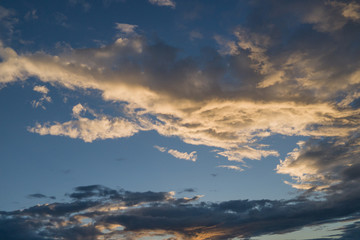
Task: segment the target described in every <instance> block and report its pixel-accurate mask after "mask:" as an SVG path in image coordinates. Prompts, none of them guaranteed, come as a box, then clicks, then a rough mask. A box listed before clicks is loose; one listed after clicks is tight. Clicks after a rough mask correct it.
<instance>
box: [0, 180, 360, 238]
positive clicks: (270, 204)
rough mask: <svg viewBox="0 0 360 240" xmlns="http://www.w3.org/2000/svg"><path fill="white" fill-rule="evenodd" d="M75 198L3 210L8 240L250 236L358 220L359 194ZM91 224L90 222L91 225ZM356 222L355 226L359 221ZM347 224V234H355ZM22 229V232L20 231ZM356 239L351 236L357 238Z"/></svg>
mask: <svg viewBox="0 0 360 240" xmlns="http://www.w3.org/2000/svg"><path fill="white" fill-rule="evenodd" d="M67 195H68V196H69V197H70V198H71V200H70V201H68V202H62V203H60V202H58V203H51V204H43V205H37V206H34V207H30V208H27V209H23V210H16V211H12V212H0V222H1V224H0V236H1V237H2V238H6V239H9V240H11V239H21V237H24V236H23V234H24V235H25V234H26V236H27V237H26V238H27V239H48V238H62V239H73V238H74V236H77V237H78V238H81V239H87V238H89V239H96V238H100V237H103V238H110V237H112V238H122V239H138V238H140V237H149V236H154V235H157V236H159V237H161V236H163V237H164V236H169V235H170V236H173V237H174V238H177V239H214V240H217V239H227V238H235V237H240V238H250V237H255V236H259V235H264V234H276V233H283V232H291V231H295V230H299V229H301V228H302V227H304V226H310V225H311V226H316V225H319V226H321V224H323V223H331V222H336V221H339V219H340V218H342V219H343V220H346V219H351V217H354V218H353V219H356V216H357V215H356V212H358V210H359V207H360V206H359V201H358V196H357V197H356V195H352V198H349V196H347V197H343V196H340V195H338V196H337V195H333V196H331V197H329V198H328V199H323V200H317V201H315V200H308V199H292V200H287V201H280V200H266V199H264V200H232V201H224V202H217V203H211V202H201V203H197V202H196V201H198V200H199V198H200V197H201V196H200V195H196V196H194V197H189V198H187V197H184V198H175V197H174V192H151V191H148V192H131V191H125V190H122V189H120V190H115V189H111V188H107V187H105V186H102V185H90V186H80V187H77V188H75V191H74V192H72V193H69V194H67ZM89 223H91V224H89ZM354 224H356V223H354ZM354 227H355V225H354V226H350V225H349V226H347V227H346V228H345V231H344V234H343V236H344V237H345V236H350V234H353V235H354V234H356V233H355V232H354V231H353V229H354ZM19 229H21V231H19ZM353 235H352V236H353Z"/></svg>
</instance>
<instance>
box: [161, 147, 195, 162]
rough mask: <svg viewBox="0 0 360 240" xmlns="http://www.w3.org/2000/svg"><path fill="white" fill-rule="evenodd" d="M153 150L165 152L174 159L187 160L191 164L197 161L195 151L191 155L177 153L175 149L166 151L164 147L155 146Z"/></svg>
mask: <svg viewBox="0 0 360 240" xmlns="http://www.w3.org/2000/svg"><path fill="white" fill-rule="evenodd" d="M154 148H156V149H157V150H159V151H160V152H166V151H167V153H169V154H170V155H172V156H173V157H176V158H179V159H184V160H189V161H193V162H196V160H197V155H196V151H192V152H191V153H187V152H180V151H178V150H176V149H169V150H167V149H166V148H165V147H160V146H156V145H155V146H154Z"/></svg>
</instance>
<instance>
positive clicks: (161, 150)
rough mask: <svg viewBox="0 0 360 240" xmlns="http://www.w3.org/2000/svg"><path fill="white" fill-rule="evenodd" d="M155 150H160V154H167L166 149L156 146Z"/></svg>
mask: <svg viewBox="0 0 360 240" xmlns="http://www.w3.org/2000/svg"><path fill="white" fill-rule="evenodd" d="M154 148H156V149H157V150H159V151H160V152H166V148H164V147H160V146H156V145H155V146H154Z"/></svg>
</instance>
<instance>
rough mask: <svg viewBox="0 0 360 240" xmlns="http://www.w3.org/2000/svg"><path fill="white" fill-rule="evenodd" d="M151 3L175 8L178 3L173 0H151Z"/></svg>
mask: <svg viewBox="0 0 360 240" xmlns="http://www.w3.org/2000/svg"><path fill="white" fill-rule="evenodd" d="M149 2H150V3H151V4H154V5H158V6H166V7H171V8H175V6H176V4H175V2H174V1H173V0H149Z"/></svg>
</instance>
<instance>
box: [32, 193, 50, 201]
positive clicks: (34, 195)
mask: <svg viewBox="0 0 360 240" xmlns="http://www.w3.org/2000/svg"><path fill="white" fill-rule="evenodd" d="M27 197H28V198H48V199H53V200H55V199H56V197H54V196H46V195H44V194H41V193H34V194H29V195H27Z"/></svg>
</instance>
